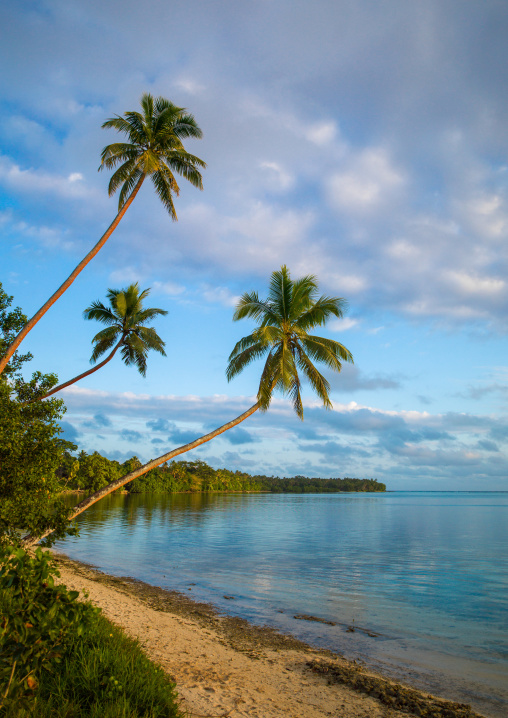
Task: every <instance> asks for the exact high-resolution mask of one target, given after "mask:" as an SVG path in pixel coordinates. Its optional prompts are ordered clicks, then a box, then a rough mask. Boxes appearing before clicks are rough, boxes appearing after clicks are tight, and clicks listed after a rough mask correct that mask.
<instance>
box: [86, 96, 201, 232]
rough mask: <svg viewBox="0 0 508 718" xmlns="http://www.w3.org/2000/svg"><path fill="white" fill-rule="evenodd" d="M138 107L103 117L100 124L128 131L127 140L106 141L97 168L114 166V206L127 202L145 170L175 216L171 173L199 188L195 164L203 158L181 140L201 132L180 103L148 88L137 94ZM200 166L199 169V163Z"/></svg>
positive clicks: (176, 191) (175, 189) (175, 187)
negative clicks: (151, 93) (175, 103)
mask: <svg viewBox="0 0 508 718" xmlns="http://www.w3.org/2000/svg"><path fill="white" fill-rule="evenodd" d="M141 109H142V112H126V113H125V114H124V115H123V117H120V116H118V115H117V116H116V117H113V118H112V119H109V120H106V122H104V124H103V125H102V127H103V128H105V129H109V128H111V129H114V130H116V131H117V132H120V133H122V134H124V135H126V136H127V139H128V140H129V141H128V142H116V143H114V144H112V145H107V146H106V147H105V148H104V149H103V150H102V153H101V165H100V167H99V169H115V168H117V169H116V171H115V172H114V174H113V175H112V177H111V179H110V182H109V187H108V191H109V194H110V196H111V195H113V194H115V192H116V191H117V190H118V189H120V195H119V197H118V209H119V210H121V209H122V207H123V206H124V205H125V203H126V202H128V200H129V198H130V196H131V194H132V192H133V190H134V188H135V187H136V186H137V185H138V183H139V182H142V181H143V180H144V178H145V177H147V176H149V177H150V178H151V180H152V182H153V185H154V187H155V191H156V192H157V194H158V195H159V199H160V200H161V202H162V204H163V205H164V207H165V208H166V209H167V211H168V212H169V214H170V215H171V217H172V219H174V220H176V219H177V216H176V210H175V206H174V204H173V196H174V195H176V196H178V194H179V193H180V188H179V187H178V184H177V181H176V179H175V173H176V174H179V175H181V176H182V177H184V178H185V179H186V180H188V181H189V182H190V183H191V184H192V185H194V187H197V188H198V189H203V184H202V177H201V173H200V171H199V169H203V168H205V167H206V163H205V162H203V160H201V159H199V157H196V156H195V155H192V154H190V153H189V152H187V151H186V150H185V148H184V146H183V142H182V140H185V139H188V138H193V139H200V138H201V137H202V135H203V133H202V132H201V130H200V128H199V127H198V125H197V123H196V120H195V119H194V117H193V116H192V115H191V114H189V113H188V112H187V111H186V110H185V108H183V107H177V106H176V105H174V104H173V103H172V102H170V101H169V100H166V99H165V98H164V97H157V98H156V99H154V98H153V97H152V95H150V94H144V95H143V97H142V98H141ZM198 168H199V169H198Z"/></svg>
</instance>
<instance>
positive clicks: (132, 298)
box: [38, 282, 167, 401]
mask: <svg viewBox="0 0 508 718" xmlns="http://www.w3.org/2000/svg"><path fill="white" fill-rule="evenodd" d="M149 293H150V290H149V289H144V290H143V291H142V292H141V293H140V291H139V286H138V283H137V282H136V283H135V284H131V285H130V286H128V287H127V289H108V294H107V297H108V299H109V304H110V306H109V307H106V306H104V304H102V302H99V301H98V300H97V301H96V302H92V304H91V305H90V306H89V307H87V309H85V311H84V312H83V316H84V318H85V319H96V320H97V321H99V322H101V323H102V324H106V329H103V330H102V331H100V332H99V333H98V334H96V335H95V336H94V338H93V339H92V344H94V345H95V346H94V349H93V352H92V356H91V358H90V362H92V363H95V362H96V361H97V359H98V358H99V357H101V356H102V355H103V354H104V353H105V352H107V351H108V350H109V349H111V347H113V351H112V352H111V353H110V354H109V355H108V356H107V357H106V359H104V360H103V361H101V362H100V364H97V366H95V367H94V368H93V369H89V370H88V371H85V372H83V374H79V375H78V376H75V377H74V379H69V381H66V382H65V383H63V384H59V386H57V387H55V388H54V389H52V390H51V391H48V393H47V394H44V396H41V397H39V399H38V400H39V401H40V400H42V399H46V398H47V397H48V396H51V395H52V394H56V392H57V391H60V390H61V389H65V387H66V386H70V385H71V384H75V383H76V382H77V381H79V380H80V379H84V378H85V376H89V375H90V374H93V373H94V372H96V371H98V370H99V369H101V368H102V367H103V366H105V365H106V364H107V363H108V362H109V361H111V359H113V357H114V356H115V354H116V352H117V351H118V350H119V349H120V348H121V352H120V354H121V357H122V359H123V362H124V364H126V365H127V366H130V365H131V364H134V365H135V366H136V367H137V369H138V371H139V373H140V374H141V375H142V376H146V355H147V354H148V352H149V351H150V349H154V350H155V351H157V352H159V354H162V355H163V356H166V352H165V351H164V347H165V343H164V342H163V341H162V339H161V338H160V336H159V335H158V334H157V332H156V331H155V329H154V328H153V327H146V326H145V324H146V323H147V322H149V321H151V320H152V319H153V318H154V317H157V316H165V315H166V314H167V311H166V310H165V309H156V308H152V309H149V308H143V300H144V299H146V297H147V296H148V295H149Z"/></svg>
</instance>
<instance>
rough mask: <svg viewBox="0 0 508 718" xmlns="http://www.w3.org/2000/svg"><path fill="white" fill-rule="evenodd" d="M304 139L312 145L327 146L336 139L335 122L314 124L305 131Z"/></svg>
mask: <svg viewBox="0 0 508 718" xmlns="http://www.w3.org/2000/svg"><path fill="white" fill-rule="evenodd" d="M305 134H306V137H307V139H309V140H310V141H311V142H314V144H316V145H319V146H320V147H321V146H323V145H328V144H330V143H331V142H333V141H334V140H335V138H336V137H337V125H336V123H335V122H333V121H331V122H316V123H315V124H313V125H311V126H310V127H309V128H308V129H307V131H306V133H305Z"/></svg>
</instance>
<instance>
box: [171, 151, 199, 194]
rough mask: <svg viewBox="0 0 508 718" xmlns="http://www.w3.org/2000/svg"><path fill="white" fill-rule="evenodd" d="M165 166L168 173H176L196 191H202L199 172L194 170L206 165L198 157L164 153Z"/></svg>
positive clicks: (178, 153)
mask: <svg viewBox="0 0 508 718" xmlns="http://www.w3.org/2000/svg"><path fill="white" fill-rule="evenodd" d="M163 156H164V160H165V164H166V165H167V166H168V171H172V172H176V173H177V174H179V175H181V176H182V177H184V178H185V179H186V180H187V181H188V182H190V183H191V185H193V186H194V187H197V188H198V189H201V190H202V189H203V177H202V175H201V172H199V170H197V169H196V166H198V167H206V163H205V162H203V160H200V159H199V157H196V156H195V155H191V154H189V153H188V152H171V153H170V154H166V153H164V155H163Z"/></svg>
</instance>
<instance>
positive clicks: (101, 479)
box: [59, 451, 386, 494]
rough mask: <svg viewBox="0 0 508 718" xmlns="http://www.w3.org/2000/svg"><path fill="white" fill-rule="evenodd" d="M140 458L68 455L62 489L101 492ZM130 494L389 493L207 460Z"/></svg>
mask: <svg viewBox="0 0 508 718" xmlns="http://www.w3.org/2000/svg"><path fill="white" fill-rule="evenodd" d="M140 465H141V462H140V461H139V459H137V457H135V456H134V457H132V458H131V459H129V460H128V461H126V462H124V463H123V464H120V463H119V462H118V461H110V460H109V459H107V458H106V457H105V456H101V455H100V454H99V453H97V452H95V453H94V454H86V453H85V452H84V451H82V452H81V453H80V454H79V456H78V459H77V460H76V459H74V458H73V457H72V455H71V454H69V453H68V454H67V455H66V459H65V462H64V464H63V465H62V467H61V469H60V472H59V474H60V476H61V481H62V486H65V487H66V488H67V489H71V490H72V489H81V490H84V491H87V492H88V491H97V490H98V489H100V488H101V487H102V486H107V485H108V484H109V483H111V481H114V480H115V479H116V478H118V477H120V476H123V475H124V474H126V473H127V472H129V471H132V470H133V469H135V468H137V467H138V466H140ZM125 489H126V490H127V491H128V492H129V493H141V492H144V491H151V492H157V493H181V492H189V493H199V492H206V491H256V492H257V491H269V492H272V493H320V494H322V493H335V492H338V491H385V490H386V486H385V484H382V483H380V482H379V481H377V480H376V479H351V478H344V479H309V478H307V477H305V476H295V477H293V478H283V479H280V478H278V477H275V476H261V475H254V476H252V475H251V474H247V473H245V472H242V471H229V470H228V469H213V468H212V467H211V466H209V465H208V464H206V463H205V462H204V461H172V462H171V463H169V464H167V463H166V464H163V465H162V466H158V467H157V468H155V469H152V470H151V471H149V472H148V473H147V474H145V475H144V476H140V477H139V478H137V479H134V481H131V483H130V484H127V485H126V486H125Z"/></svg>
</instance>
